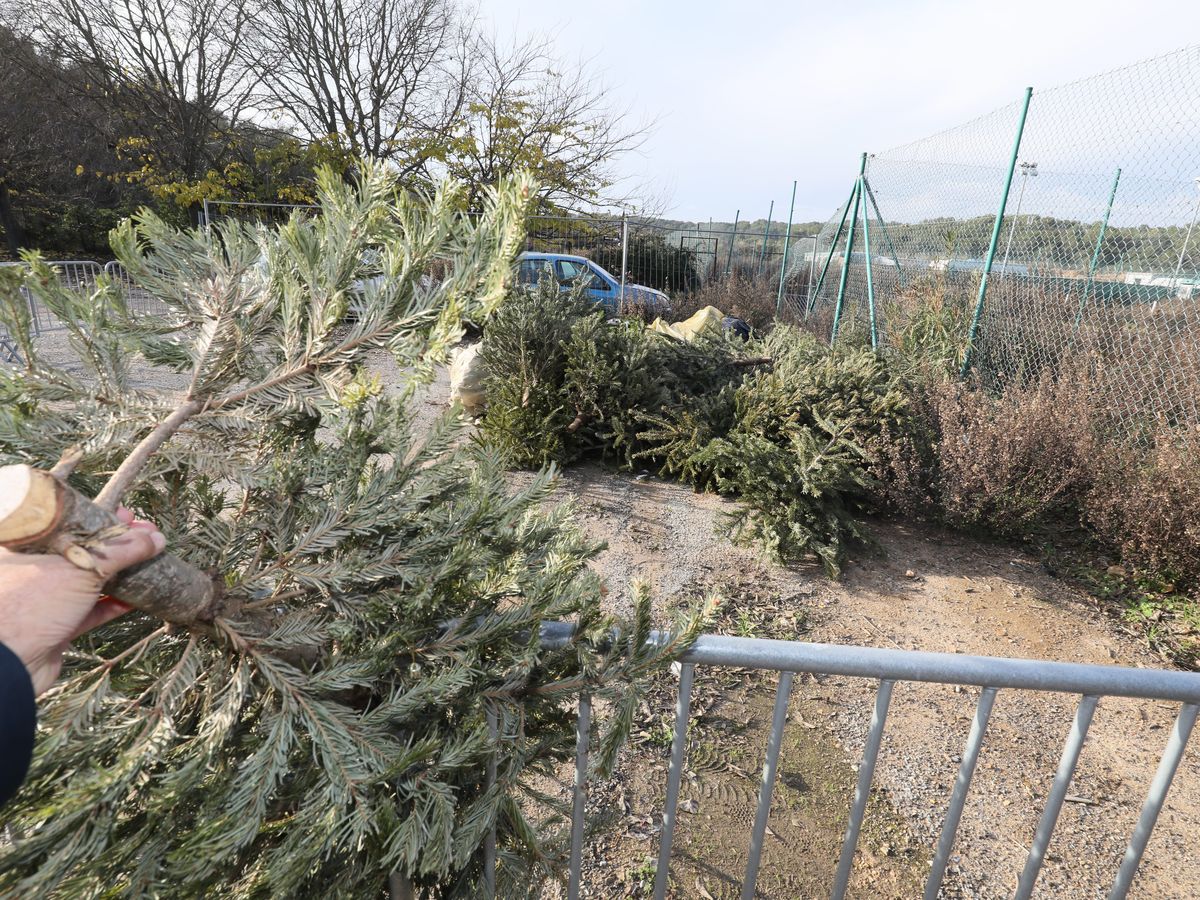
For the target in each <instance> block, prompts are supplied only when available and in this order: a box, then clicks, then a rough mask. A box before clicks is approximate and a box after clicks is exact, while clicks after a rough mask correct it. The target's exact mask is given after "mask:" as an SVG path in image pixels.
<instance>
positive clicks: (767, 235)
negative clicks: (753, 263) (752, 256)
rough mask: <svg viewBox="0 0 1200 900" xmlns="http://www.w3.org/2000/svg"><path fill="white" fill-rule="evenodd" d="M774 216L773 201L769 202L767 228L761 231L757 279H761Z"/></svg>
mask: <svg viewBox="0 0 1200 900" xmlns="http://www.w3.org/2000/svg"><path fill="white" fill-rule="evenodd" d="M773 215H775V201H774V200H772V201H771V208H770V210H768V211H767V227H766V229H765V230H764V231H763V248H762V253H760V254H758V277H759V278H761V277H762V270H763V263H764V262H766V260H767V241H768V240H770V237H771V216H773Z"/></svg>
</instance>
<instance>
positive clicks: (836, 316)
mask: <svg viewBox="0 0 1200 900" xmlns="http://www.w3.org/2000/svg"><path fill="white" fill-rule="evenodd" d="M866 168H867V154H865V153H864V154H863V155H862V164H861V165H860V166H859V169H858V178H857V179H856V180H855V182H854V212H853V213H852V214H851V216H850V231H848V232H847V233H846V255H845V256H844V257H842V277H841V278H840V279H839V280H838V293H837V303H836V304H835V305H834V307H833V329H832V330H831V331H830V332H829V344H830V346H832V345H833V344H834V343H835V342H836V341H837V333H838V326H839V325H841V322H842V304H843V302H844V301H845V299H846V281H847V280H848V279H849V277H850V258H851V257H852V256H853V254H854V232H855V229H856V228H857V227H858V207H859V205H860V204H861V203H862V194H863V190H862V181H863V172H864V171H866Z"/></svg>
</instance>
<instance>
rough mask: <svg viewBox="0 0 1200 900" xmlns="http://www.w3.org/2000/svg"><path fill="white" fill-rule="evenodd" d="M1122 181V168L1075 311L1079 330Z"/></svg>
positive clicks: (1111, 192) (1115, 183)
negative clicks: (1118, 187) (1077, 309)
mask: <svg viewBox="0 0 1200 900" xmlns="http://www.w3.org/2000/svg"><path fill="white" fill-rule="evenodd" d="M1120 183H1121V170H1120V169H1119V168H1118V169H1117V174H1116V175H1115V176H1114V177H1113V183H1112V190H1111V191H1109V192H1108V206H1106V207H1105V208H1104V220H1103V221H1102V222H1101V223H1100V233H1099V234H1098V235H1096V249H1095V250H1093V251H1092V261H1091V262H1090V263H1089V264H1088V277H1087V285H1086V286H1085V287H1084V289H1083V296H1082V297H1080V298H1079V311H1078V312H1076V313H1075V330H1076V331H1078V330H1079V326H1080V324H1081V323H1082V322H1083V308H1084V307H1085V306H1086V305H1087V302H1088V300H1089V299H1090V298H1091V296H1092V279H1093V278H1094V277H1095V275H1096V264H1097V263H1099V262H1100V247H1101V246H1102V245H1103V244H1104V232H1106V231H1108V217H1109V216H1110V215H1111V214H1112V207H1113V200H1115V199H1116V196H1117V185H1118V184H1120Z"/></svg>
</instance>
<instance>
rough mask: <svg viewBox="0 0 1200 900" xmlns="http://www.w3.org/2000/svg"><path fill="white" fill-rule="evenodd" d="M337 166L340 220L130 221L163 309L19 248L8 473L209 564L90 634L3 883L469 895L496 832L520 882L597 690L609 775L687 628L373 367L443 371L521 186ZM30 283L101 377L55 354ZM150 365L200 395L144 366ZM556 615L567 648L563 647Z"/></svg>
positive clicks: (52, 721)
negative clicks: (548, 634) (667, 620)
mask: <svg viewBox="0 0 1200 900" xmlns="http://www.w3.org/2000/svg"><path fill="white" fill-rule="evenodd" d="M319 189H320V194H321V207H322V208H321V213H320V214H319V215H316V216H314V217H310V218H304V217H301V216H296V217H294V218H293V219H292V220H291V221H290V222H289V223H288V224H286V225H284V226H282V227H280V228H278V229H277V230H264V229H255V228H252V227H248V226H243V225H239V224H237V223H233V222H229V223H223V224H222V225H220V226H217V227H216V228H214V229H213V230H212V232H210V233H206V232H199V231H196V232H177V231H174V230H172V229H170V228H168V227H167V226H165V225H164V224H163V223H162V222H161V221H159V220H158V219H156V218H155V217H154V216H152V215H149V214H144V215H142V216H141V217H140V218H138V219H137V220H136V221H134V222H132V223H127V224H125V225H123V226H122V227H121V228H120V229H118V231H116V232H114V235H113V248H114V251H115V253H116V256H117V258H118V260H119V261H120V262H121V264H122V265H123V266H124V267H125V268H126V270H127V271H128V272H129V273H130V274H131V276H132V278H133V280H134V281H135V283H136V284H137V285H138V286H139V287H141V288H142V289H145V290H148V291H150V292H151V293H152V294H154V295H155V296H156V297H158V298H159V299H160V300H162V301H163V302H164V303H165V304H166V306H167V307H168V308H169V310H170V312H169V313H168V314H167V315H165V316H162V317H144V316H133V315H131V314H130V312H129V309H128V307H127V304H126V300H125V297H124V296H123V294H122V291H121V290H120V289H119V288H118V287H117V286H115V285H113V284H111V283H108V282H105V281H100V282H99V283H98V284H97V285H96V287H95V290H94V291H93V292H92V293H90V294H88V295H86V296H85V295H81V294H79V293H76V292H73V291H69V290H65V289H63V288H61V287H60V286H59V284H58V281H57V279H56V277H55V275H54V274H53V272H51V271H50V270H49V269H48V268H47V267H46V266H45V265H44V264H42V263H41V262H39V261H38V260H36V259H31V260H29V262H30V271H29V273H28V274H22V273H20V272H17V271H15V270H2V271H0V278H3V281H0V324H3V325H4V326H5V327H6V328H7V329H8V330H9V331H10V333H12V334H13V335H14V336H15V337H16V339H17V342H18V343H19V344H20V347H21V350H22V355H23V357H24V366H23V367H22V368H20V369H7V368H4V369H0V463H6V464H16V463H23V464H30V465H33V466H38V467H43V468H46V467H49V466H50V465H52V464H54V463H56V462H57V463H58V465H57V466H56V471H57V474H58V475H59V476H61V477H69V481H70V484H71V486H72V487H73V488H74V489H77V490H78V491H79V492H80V493H81V494H82V495H85V496H95V497H96V502H97V504H98V505H99V506H100V507H102V508H107V509H110V510H111V509H113V508H114V507H115V505H116V503H117V502H118V501H120V502H123V503H125V504H126V505H128V506H130V507H131V508H132V509H134V510H135V511H136V512H138V513H139V514H140V515H142V516H143V517H146V518H150V519H153V520H154V521H156V522H157V523H158V525H159V526H160V528H161V529H162V531H163V532H164V534H166V535H167V537H168V541H169V543H168V547H169V550H170V553H171V554H173V555H174V556H175V557H176V558H177V560H178V562H179V565H181V566H184V567H186V568H187V569H188V570H190V571H191V572H192V573H193V575H195V573H197V572H199V573H201V577H200V579H199V580H200V582H202V583H203V584H204V587H205V590H197V591H195V592H190V591H189V590H187V589H184V590H182V591H181V593H180V594H179V595H178V596H173V597H171V598H170V600H171V602H170V603H169V604H166V605H163V604H158V605H155V603H154V602H153V597H149V598H148V597H146V596H141V595H139V601H140V603H141V605H142V608H153V609H155V610H157V611H158V612H159V614H160V615H165V616H167V618H168V620H167V621H164V620H163V619H162V618H159V617H156V616H152V615H148V614H145V613H136V612H135V613H133V614H130V615H128V616H126V617H124V618H122V619H119V620H117V621H116V622H115V623H113V624H112V625H110V626H108V627H106V628H105V629H102V630H101V631H98V632H94V633H93V634H91V635H89V636H88V637H87V638H85V639H83V640H82V641H80V644H79V646H77V647H76V651H75V653H74V654H73V655H72V656H71V657H69V659H68V665H67V667H66V668H65V670H64V675H63V678H62V680H61V681H60V683H59V684H58V685H57V686H56V687H55V688H54V689H53V690H52V691H51V692H50V693H49V694H47V695H46V696H45V697H44V698H43V705H42V709H41V715H40V735H39V741H38V748H37V754H36V758H35V761H34V765H33V769H32V771H31V773H30V778H29V780H28V782H27V784H26V786H25V787H24V788H23V789H22V791H21V792H20V794H19V795H18V797H17V798H16V800H15V801H14V802H13V803H12V804H11V805H10V807H9V808H7V809H6V810H5V815H6V833H5V839H4V841H3V846H2V847H0V893H3V894H5V895H7V896H26V897H33V896H37V897H70V898H76V897H94V896H105V897H115V896H128V897H141V896H171V897H265V896H270V897H298V896H306V897H323V896H352V897H369V896H381V895H383V894H384V893H385V892H386V891H387V889H388V886H389V885H390V889H391V891H392V894H393V896H412V895H414V894H415V895H417V896H428V897H452V896H463V897H468V896H469V897H474V896H479V895H480V894H481V892H482V885H481V878H482V872H483V857H484V852H483V847H484V844H485V840H486V839H487V836H488V834H489V832H490V831H491V830H492V828H493V827H495V829H496V846H497V851H498V855H499V859H500V865H499V871H498V878H499V883H498V893H499V894H500V895H501V896H524V895H526V893H527V891H528V890H530V885H531V884H534V883H536V881H537V880H539V879H540V878H543V877H545V876H547V875H549V874H551V873H553V872H554V871H555V870H556V868H557V865H558V863H559V862H560V861H561V858H562V853H563V850H564V846H565V844H564V839H565V833H564V830H563V826H562V819H561V816H560V810H559V809H558V808H557V805H556V801H554V800H553V798H550V797H548V796H546V795H544V794H543V793H541V792H540V791H539V790H538V788H537V786H536V779H535V778H534V777H533V776H536V775H538V774H541V773H547V772H550V771H552V770H553V769H554V767H555V765H556V764H557V763H558V762H559V761H560V760H563V759H565V758H566V757H567V756H568V755H569V754H570V751H571V749H572V744H573V732H574V716H573V708H574V703H575V701H576V699H577V698H578V697H579V695H580V694H581V693H583V692H588V693H591V694H593V695H594V696H596V697H599V698H605V697H607V698H609V699H610V700H611V701H612V702H611V707H612V709H613V711H614V712H613V716H612V719H611V721H610V723H609V724H608V726H607V727H606V730H605V731H604V733H603V735H602V737H601V748H600V751H599V752H598V753H597V757H598V765H599V766H601V767H603V766H606V765H610V764H611V762H612V761H613V758H614V755H615V752H616V750H617V748H618V746H619V744H620V742H621V740H622V739H623V736H624V730H625V729H626V728H627V727H628V721H629V719H630V715H631V710H632V709H633V705H634V704H636V703H637V702H638V700H639V696H640V694H639V692H640V688H641V685H642V684H643V683H644V681H645V676H646V675H647V673H648V672H650V671H651V670H653V669H655V668H656V667H658V666H661V665H663V664H665V663H666V662H667V661H668V660H669V659H671V658H672V657H673V655H675V654H677V652H678V651H679V650H680V649H681V648H682V647H683V646H685V645H686V644H687V643H688V642H689V641H690V640H691V639H692V637H693V635H694V634H695V632H696V629H697V628H698V624H697V621H698V620H695V619H694V620H691V621H690V622H688V623H685V624H684V625H682V626H681V628H680V629H679V630H677V631H676V632H675V633H674V636H673V637H672V639H671V640H669V641H667V642H666V643H665V644H663V645H660V646H657V647H647V646H645V643H644V640H645V637H646V636H647V634H648V631H649V600H648V597H647V596H646V595H645V593H644V592H642V593H639V594H638V595H637V599H636V604H635V606H636V611H635V616H634V618H633V620H632V621H630V622H624V623H619V622H614V621H611V620H610V619H608V618H606V617H605V616H603V615H602V614H601V612H600V608H599V602H600V596H601V585H600V584H599V582H598V579H597V578H596V576H595V575H593V574H592V573H591V571H590V570H589V568H588V565H587V563H588V560H589V559H590V558H591V557H592V556H593V554H594V553H595V552H596V550H597V549H598V548H596V547H594V546H592V545H590V544H588V543H587V542H586V541H585V540H584V539H583V538H582V537H581V536H580V534H579V532H578V531H576V530H575V529H574V528H573V527H571V524H570V519H569V513H568V512H567V511H564V510H562V509H557V510H547V509H546V507H545V504H544V501H545V500H546V499H547V496H548V494H549V490H550V483H549V479H548V477H542V478H539V479H535V480H534V481H533V482H532V483H531V484H530V486H529V487H528V488H526V489H524V490H521V491H516V492H513V491H511V490H510V489H509V488H508V487H507V485H506V483H505V481H504V476H503V472H502V469H501V467H500V466H499V465H498V463H497V460H496V459H495V458H494V456H493V455H492V454H490V453H488V452H486V451H484V450H481V449H479V448H475V447H470V446H465V447H464V446H458V445H457V442H456V441H455V440H454V439H455V437H456V436H457V434H458V433H459V429H460V427H461V426H460V423H459V422H458V420H457V418H455V417H453V416H449V417H447V418H445V419H444V420H442V421H441V422H440V424H439V425H438V426H437V427H436V428H434V429H433V430H432V432H431V433H429V434H427V435H423V436H422V438H421V440H419V441H417V440H415V439H414V437H413V436H412V434H411V433H410V431H409V429H408V428H407V417H406V411H405V405H404V402H403V398H397V397H389V396H387V395H385V394H384V393H383V392H382V391H381V390H380V387H379V385H378V383H377V382H375V381H374V380H373V379H372V378H371V376H370V375H369V374H368V373H367V371H366V370H365V369H364V361H365V358H366V354H367V353H368V352H371V351H388V352H390V353H391V354H392V355H394V356H395V358H396V359H397V361H398V362H399V364H400V365H401V366H402V367H406V368H408V369H409V370H413V371H417V372H420V371H428V369H429V368H430V367H431V365H432V363H433V362H434V361H435V360H437V359H438V358H439V357H441V356H443V355H444V353H445V350H446V348H447V347H448V345H449V344H450V343H452V342H453V341H455V340H457V339H458V337H459V335H460V333H461V330H460V322H461V321H462V319H463V317H464V316H469V317H471V318H472V319H474V320H476V321H478V320H481V319H483V318H484V317H486V315H487V314H488V313H489V312H490V311H491V310H492V309H493V308H494V307H495V305H496V304H497V302H498V301H499V299H500V298H501V297H502V296H503V294H504V291H505V285H506V282H507V280H508V278H509V276H510V272H511V261H512V258H513V256H514V254H515V251H516V249H517V246H518V244H519V240H520V235H521V229H522V221H523V216H524V207H525V202H526V198H527V197H528V193H529V186H528V185H527V184H526V183H525V182H523V181H521V180H519V179H518V180H515V181H513V182H510V183H506V184H504V185H502V186H501V187H500V188H499V189H498V190H497V191H496V192H495V193H494V194H492V195H491V196H490V197H489V199H488V203H487V209H486V211H485V212H484V214H483V216H482V217H481V218H480V220H479V221H478V223H477V224H472V223H471V222H470V221H469V220H467V219H466V218H465V217H463V216H461V215H459V214H458V213H457V208H458V203H459V198H458V197H457V195H456V193H455V192H454V191H453V190H451V189H444V190H442V191H441V192H439V193H438V194H437V195H436V196H433V197H431V198H428V199H422V198H413V197H408V196H404V195H401V194H398V193H397V192H396V189H395V187H394V185H393V183H392V181H391V179H390V178H389V177H388V176H387V175H386V174H385V173H384V172H383V171H382V170H381V169H377V168H374V167H370V166H366V167H364V169H363V175H362V178H361V182H360V183H359V184H358V185H357V186H355V187H350V186H347V185H344V184H342V183H341V182H340V181H339V180H338V179H336V178H335V177H333V176H332V175H331V174H330V173H325V174H324V175H323V176H322V177H321V180H320V184H319ZM434 266H437V267H439V271H448V272H449V273H450V274H449V276H448V277H447V278H445V279H444V280H437V279H433V278H427V277H425V276H426V275H427V273H429V271H430V269H431V268H432V267H434ZM374 276H382V277H379V278H376V277H374ZM23 290H25V291H29V292H30V293H32V295H33V298H34V299H35V300H36V301H38V302H39V303H42V304H44V305H45V306H46V307H47V308H49V309H50V310H51V311H53V313H54V314H55V315H56V316H57V317H58V318H59V319H60V320H61V321H62V322H64V323H65V324H66V325H67V327H68V329H69V334H70V343H71V346H72V348H73V349H74V351H75V352H76V354H77V356H78V362H79V365H80V367H81V368H82V374H80V375H73V374H69V373H68V371H67V370H66V369H65V368H63V367H61V366H59V365H53V364H51V363H49V362H47V361H44V360H42V359H41V357H40V356H39V354H38V347H37V345H36V343H35V341H34V340H33V339H32V337H31V335H30V324H31V323H30V321H29V313H28V309H29V307H28V304H27V302H26V298H25V296H23V293H22V291H23ZM145 364H153V365H156V366H160V367H163V368H164V369H166V370H171V371H174V372H177V373H182V374H183V376H184V381H185V383H186V388H185V389H184V390H183V391H180V392H174V391H169V390H144V389H137V388H134V387H132V386H131V384H130V376H131V374H132V373H133V371H134V370H135V369H136V367H138V366H139V365H145ZM143 374H144V372H143ZM70 537H71V539H74V540H82V541H86V540H87V537H88V536H87V535H71V536H70ZM114 590H119V586H118V588H116V589H114ZM546 620H571V621H573V622H575V623H576V625H577V626H578V627H577V630H576V637H575V639H574V640H573V641H571V642H570V643H569V644H568V645H567V646H565V647H564V648H562V649H560V650H554V651H547V650H545V649H543V648H542V647H541V646H540V645H539V641H538V629H539V625H540V624H541V623H542V622H543V621H546ZM614 629H616V633H617V635H618V638H617V639H616V640H613V634H614ZM489 719H490V720H491V722H492V723H494V730H493V727H490V724H489ZM489 768H491V769H492V770H493V771H494V773H495V782H494V784H493V785H492V786H490V787H489V779H488V777H487V773H488V771H489Z"/></svg>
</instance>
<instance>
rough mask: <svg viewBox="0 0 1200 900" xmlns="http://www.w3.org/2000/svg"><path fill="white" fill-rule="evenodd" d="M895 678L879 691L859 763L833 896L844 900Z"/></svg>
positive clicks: (836, 899) (835, 898)
mask: <svg viewBox="0 0 1200 900" xmlns="http://www.w3.org/2000/svg"><path fill="white" fill-rule="evenodd" d="M894 684H895V682H893V681H889V680H887V679H884V680H883V681H880V682H879V690H878V691H876V692H875V711H874V712H873V713H872V714H871V730H870V731H869V732H868V733H867V745H866V747H864V748H863V758H862V764H861V765H860V766H859V767H858V784H857V785H856V786H855V788H854V803H853V804H851V807H850V824H849V825H847V826H846V837H845V839H844V840H843V841H842V855H841V857H840V858H839V859H838V867H837V873H836V874H835V875H834V878H833V893H832V894H831V895H830V896H831V897H832V900H842V898H843V897H844V896H845V895H846V887H847V886H848V885H849V884H850V868H851V866H853V865H854V851H855V848H856V847H857V846H858V833H859V831H861V830H862V823H863V816H864V815H865V814H866V810H867V798H868V796H869V795H870V793H871V781H872V779H873V778H874V777H875V761H876V760H877V759H878V758H879V745H880V742H881V741H882V740H883V726H884V723H885V722H886V721H887V714H888V706H889V704H891V702H892V687H893V686H894Z"/></svg>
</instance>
